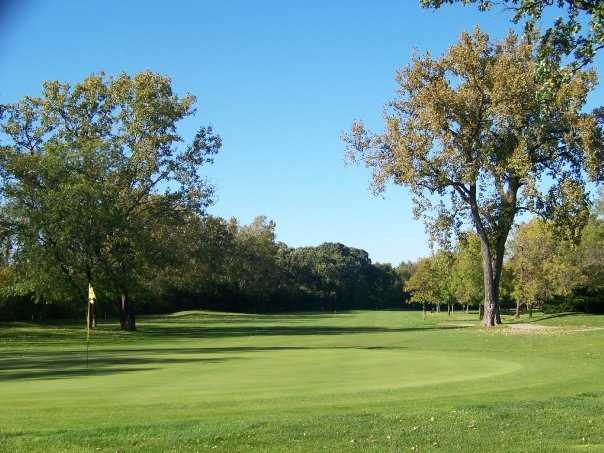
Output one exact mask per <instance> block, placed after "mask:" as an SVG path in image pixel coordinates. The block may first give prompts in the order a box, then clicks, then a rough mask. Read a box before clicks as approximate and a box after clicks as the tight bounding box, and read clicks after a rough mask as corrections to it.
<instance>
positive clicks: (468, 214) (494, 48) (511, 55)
mask: <svg viewBox="0 0 604 453" xmlns="http://www.w3.org/2000/svg"><path fill="white" fill-rule="evenodd" d="M536 72H537V65H536V62H535V51H534V48H533V46H531V45H530V43H528V42H526V41H525V40H520V39H519V38H518V37H517V36H516V35H515V34H513V33H510V34H509V35H508V36H507V38H506V39H505V40H503V41H501V42H498V43H493V42H491V41H490V40H489V37H488V36H487V35H486V34H484V33H483V32H481V31H480V30H479V29H476V30H474V32H473V33H472V34H468V33H463V34H462V35H461V38H460V40H459V42H458V43H457V44H455V45H453V46H451V47H450V48H449V49H448V50H447V51H446V52H445V54H444V55H443V56H441V57H439V58H433V57H432V56H431V55H429V54H425V55H415V56H414V57H413V59H412V61H411V63H410V64H409V65H408V66H407V67H405V68H404V69H402V70H400V71H399V72H398V73H397V77H396V80H397V82H398V96H397V97H396V98H395V99H394V100H393V101H392V102H391V103H389V104H388V107H387V109H386V113H385V123H386V127H385V131H384V132H383V133H377V134H376V133H372V132H370V131H368V130H367V128H366V127H365V126H364V124H363V123H362V122H361V121H356V122H354V124H353V126H352V130H351V132H350V133H348V134H345V135H344V141H345V143H346V145H347V155H348V156H349V158H350V159H351V160H353V161H356V160H361V161H362V162H364V163H365V165H367V166H368V167H370V168H371V169H372V170H373V187H374V189H375V190H376V191H377V192H381V191H383V190H384V188H385V185H386V184H387V183H388V182H390V181H392V182H394V183H395V184H400V185H404V186H406V187H408V188H409V189H410V190H411V192H412V195H413V200H414V204H415V209H414V212H415V214H416V216H418V217H420V216H422V217H424V218H425V220H426V224H427V226H428V229H429V232H430V233H431V235H432V237H433V238H434V239H438V240H440V241H442V242H447V241H448V240H449V239H450V237H451V236H450V234H451V233H452V232H459V231H460V229H462V228H464V227H465V226H467V225H469V224H471V225H472V226H473V227H474V230H475V232H476V234H477V235H478V237H479V239H480V242H481V251H482V262H483V263H482V264H483V284H484V297H485V300H484V305H485V317H484V323H485V325H486V326H492V325H494V324H495V323H497V322H499V320H500V318H499V302H498V301H499V283H500V280H501V272H502V266H503V258H504V253H505V244H506V241H507V238H508V234H509V232H510V229H511V228H512V226H513V225H514V222H515V219H516V216H517V215H518V214H519V213H521V212H527V211H531V212H536V213H539V214H541V215H544V216H548V217H550V218H551V219H553V220H554V222H555V223H556V224H558V225H560V226H561V227H562V226H563V227H564V228H563V229H561V231H564V232H568V233H569V234H571V235H577V234H579V233H580V231H581V228H582V227H583V225H584V224H585V222H586V220H587V217H588V198H587V194H586V189H585V182H586V178H591V179H594V180H601V179H602V176H603V175H604V165H603V162H602V156H603V153H604V151H603V146H602V142H603V141H602V131H601V129H600V128H599V126H598V123H597V121H596V118H595V117H594V116H592V115H589V114H586V113H583V112H582V111H581V108H582V106H583V105H584V104H585V99H586V96H587V94H588V92H589V91H590V90H591V88H592V87H593V85H594V84H595V75H594V74H593V73H591V72H583V71H578V72H575V73H573V75H572V77H570V79H569V80H568V81H567V82H566V83H564V84H562V85H560V86H558V87H557V88H556V92H555V95H554V96H552V97H549V98H548V100H547V104H546V105H544V104H543V102H542V98H540V97H539V95H538V93H539V83H538V82H537V80H536Z"/></svg>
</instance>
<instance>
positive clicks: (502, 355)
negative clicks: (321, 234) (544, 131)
mask: <svg viewBox="0 0 604 453" xmlns="http://www.w3.org/2000/svg"><path fill="white" fill-rule="evenodd" d="M476 318H477V317H476V314H475V313H470V314H466V313H462V312H456V313H455V314H454V315H453V317H451V318H449V317H448V316H447V313H440V314H429V315H428V319H427V320H425V321H423V320H422V319H421V313H417V312H397V311H382V312H370V311H366V312H352V313H338V314H333V313H328V314H325V313H323V314H316V313H315V314H278V315H244V314H227V313H206V312H183V313H178V314H174V315H170V316H154V317H149V318H143V319H140V320H139V322H138V325H139V331H138V332H133V333H124V332H120V331H119V330H118V329H117V325H116V324H114V323H110V324H102V325H101V326H100V327H99V329H97V330H96V331H95V332H94V333H93V336H92V339H91V343H90V358H89V368H88V369H86V367H85V342H84V340H85V335H84V332H83V330H82V328H81V326H80V325H78V324H77V323H73V324H69V323H66V324H53V325H34V324H28V323H21V324H7V325H0V432H1V434H0V450H3V451H23V450H34V451H43V450H46V451H112V452H113V451H132V450H137V449H138V450H141V451H169V450H177V451H188V450H190V451H197V450H199V451H204V450H216V449H218V450H219V451H225V450H226V451H249V450H250V449H255V450H263V451H273V450H274V451H316V450H328V451H339V450H342V449H346V450H349V449H352V450H362V451H367V450H371V451H405V450H407V451H411V450H412V449H415V450H416V451H417V450H418V449H419V450H420V451H425V450H440V451H476V450H490V451H568V450H572V449H575V448H579V447H581V448H589V449H591V450H593V451H600V450H602V449H603V448H604V447H603V443H604V436H603V435H602V432H603V431H604V429H602V428H603V427H604V388H603V384H602V382H603V381H602V376H603V374H604V373H603V372H604V356H603V353H602V351H603V350H604V330H600V329H597V330H595V329H581V327H582V326H583V327H598V326H603V325H604V317H598V316H589V315H577V314H565V315H564V316H552V315H542V314H539V313H536V314H535V316H534V317H533V318H532V319H529V318H528V317H527V316H523V318H522V319H521V320H520V321H521V322H523V323H535V324H537V325H541V324H544V325H550V326H560V327H561V328H564V329H568V330H569V332H568V333H567V334H564V335H557V334H556V335H499V334H498V333H497V332H503V331H505V329H508V328H509V327H502V328H498V330H496V331H494V332H485V331H484V330H483V329H482V328H481V327H480V326H479V322H478V320H477V319H476ZM505 318H506V321H507V322H510V321H513V318H512V317H508V316H506V317H505Z"/></svg>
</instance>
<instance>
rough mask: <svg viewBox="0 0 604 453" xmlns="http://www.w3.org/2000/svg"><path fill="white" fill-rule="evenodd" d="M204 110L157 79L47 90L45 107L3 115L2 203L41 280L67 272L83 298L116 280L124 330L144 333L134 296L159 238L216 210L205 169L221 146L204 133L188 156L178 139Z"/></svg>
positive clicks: (15, 107)
mask: <svg viewBox="0 0 604 453" xmlns="http://www.w3.org/2000/svg"><path fill="white" fill-rule="evenodd" d="M194 104H195V98H194V97H193V96H191V95H185V96H183V97H179V96H177V95H176V94H174V93H173V90H172V82H171V80H170V79H169V78H168V77H165V76H162V75H159V74H155V73H153V72H150V71H146V72H141V73H138V74H136V75H134V76H129V75H127V74H120V75H119V76H117V77H114V78H112V77H109V78H108V77H105V75H104V74H96V75H91V76H89V77H87V78H85V79H84V80H83V81H82V82H79V83H76V84H73V85H71V84H68V83H61V82H57V81H51V82H46V83H44V85H43V90H42V94H41V96H39V97H30V96H27V97H24V98H23V99H21V100H20V101H19V102H17V103H14V104H9V105H5V106H3V107H2V109H1V111H0V113H2V121H1V122H0V131H1V132H2V133H3V137H4V138H5V139H6V142H7V143H6V145H5V146H4V147H3V149H2V153H1V156H0V157H1V162H0V169H1V170H2V186H1V189H2V197H3V199H2V201H3V203H4V207H5V209H6V210H7V212H9V214H10V215H9V216H8V218H10V219H11V220H12V223H13V228H14V231H15V232H16V236H17V238H18V239H19V247H20V249H21V252H22V253H23V254H24V256H35V257H36V259H37V264H44V266H39V265H35V266H32V267H30V269H31V270H32V271H33V272H34V273H37V274H40V273H41V271H42V270H44V269H47V268H48V269H60V270H62V273H63V274H64V275H67V276H69V278H70V280H72V281H73V282H74V284H75V286H77V287H78V289H79V291H80V293H81V294H83V291H84V289H85V288H86V287H87V285H88V284H89V283H91V282H93V283H96V281H95V280H96V279H97V276H96V275H95V274H97V275H99V276H100V275H105V276H108V278H107V280H110V281H111V285H110V286H112V287H113V288H108V290H109V289H111V290H112V291H111V292H112V293H114V294H116V296H117V297H119V298H120V303H119V307H120V310H121V318H122V328H124V329H131V328H133V317H132V313H131V312H130V309H129V307H130V306H129V301H128V295H129V287H130V286H131V285H132V284H133V282H134V281H135V280H136V277H137V274H138V271H139V267H140V266H142V265H143V263H144V261H145V259H144V258H145V251H146V250H151V248H150V247H149V241H152V240H154V238H155V237H156V235H154V233H153V231H154V228H155V226H157V224H158V223H162V222H164V221H165V220H166V219H168V218H172V219H175V218H178V216H177V215H176V213H177V211H178V212H179V211H182V210H186V211H190V212H192V213H197V214H202V213H203V212H204V209H205V207H206V206H207V205H208V203H209V202H210V201H211V194H212V188H211V186H209V185H208V184H207V183H206V182H205V180H204V179H203V178H202V176H201V174H200V168H201V167H202V166H203V165H204V164H205V163H208V162H211V160H212V155H213V154H215V153H216V152H217V151H218V149H219V148H220V145H221V142H220V138H219V137H218V136H217V135H215V134H214V133H213V131H212V129H211V128H210V127H201V128H200V129H199V130H198V132H197V133H196V135H195V137H194V138H193V140H192V141H191V143H190V144H189V145H188V146H183V145H182V142H183V137H182V136H181V135H180V134H179V133H178V130H177V124H178V123H179V121H181V120H183V119H184V118H187V117H189V116H191V115H193V114H194V113H195V108H194ZM159 195H161V197H158V196H159ZM53 197H54V199H53ZM154 223H155V224H156V225H155V226H154ZM27 262H31V263H32V264H33V261H32V260H30V261H26V263H27ZM99 278H100V277H99Z"/></svg>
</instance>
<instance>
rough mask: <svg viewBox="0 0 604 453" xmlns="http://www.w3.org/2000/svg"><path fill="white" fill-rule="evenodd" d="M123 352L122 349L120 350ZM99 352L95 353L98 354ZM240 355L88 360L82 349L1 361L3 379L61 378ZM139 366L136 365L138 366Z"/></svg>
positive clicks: (96, 357) (100, 358)
mask: <svg viewBox="0 0 604 453" xmlns="http://www.w3.org/2000/svg"><path fill="white" fill-rule="evenodd" d="M120 352H122V351H120ZM95 354H96V355H95ZM40 356H42V354H39V355H38V357H40ZM235 359H240V357H228V358H226V357H216V358H212V357H187V358H175V357H165V358H164V357H152V356H151V357H150V356H145V357H130V356H128V357H124V356H116V355H113V354H111V353H109V354H107V353H105V354H104V355H103V356H100V355H99V354H98V352H97V353H95V352H94V351H93V356H92V357H90V358H89V360H88V368H86V358H85V356H84V355H83V354H82V351H77V353H73V354H70V355H65V354H62V355H60V356H58V355H56V354H52V353H47V355H46V357H45V358H37V359H34V360H32V359H30V358H16V359H3V360H0V382H1V381H9V380H16V379H61V378H67V377H78V376H81V377H85V376H102V375H108V374H115V373H132V372H137V371H149V370H155V369H158V368H159V366H161V365H174V364H182V363H196V362H197V363H219V362H225V361H227V360H235ZM136 365H137V366H136Z"/></svg>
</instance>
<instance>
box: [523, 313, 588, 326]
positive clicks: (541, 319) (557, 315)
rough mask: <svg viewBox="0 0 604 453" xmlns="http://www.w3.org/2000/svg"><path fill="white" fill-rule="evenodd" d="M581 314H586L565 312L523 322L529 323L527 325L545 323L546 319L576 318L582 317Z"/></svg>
mask: <svg viewBox="0 0 604 453" xmlns="http://www.w3.org/2000/svg"><path fill="white" fill-rule="evenodd" d="M581 314H585V313H579V312H576V311H573V312H565V313H555V314H551V315H548V316H542V317H540V318H533V319H530V318H529V319H528V320H527V321H523V322H527V323H534V322H539V321H545V320H546V319H554V318H564V317H567V316H576V315H581Z"/></svg>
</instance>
